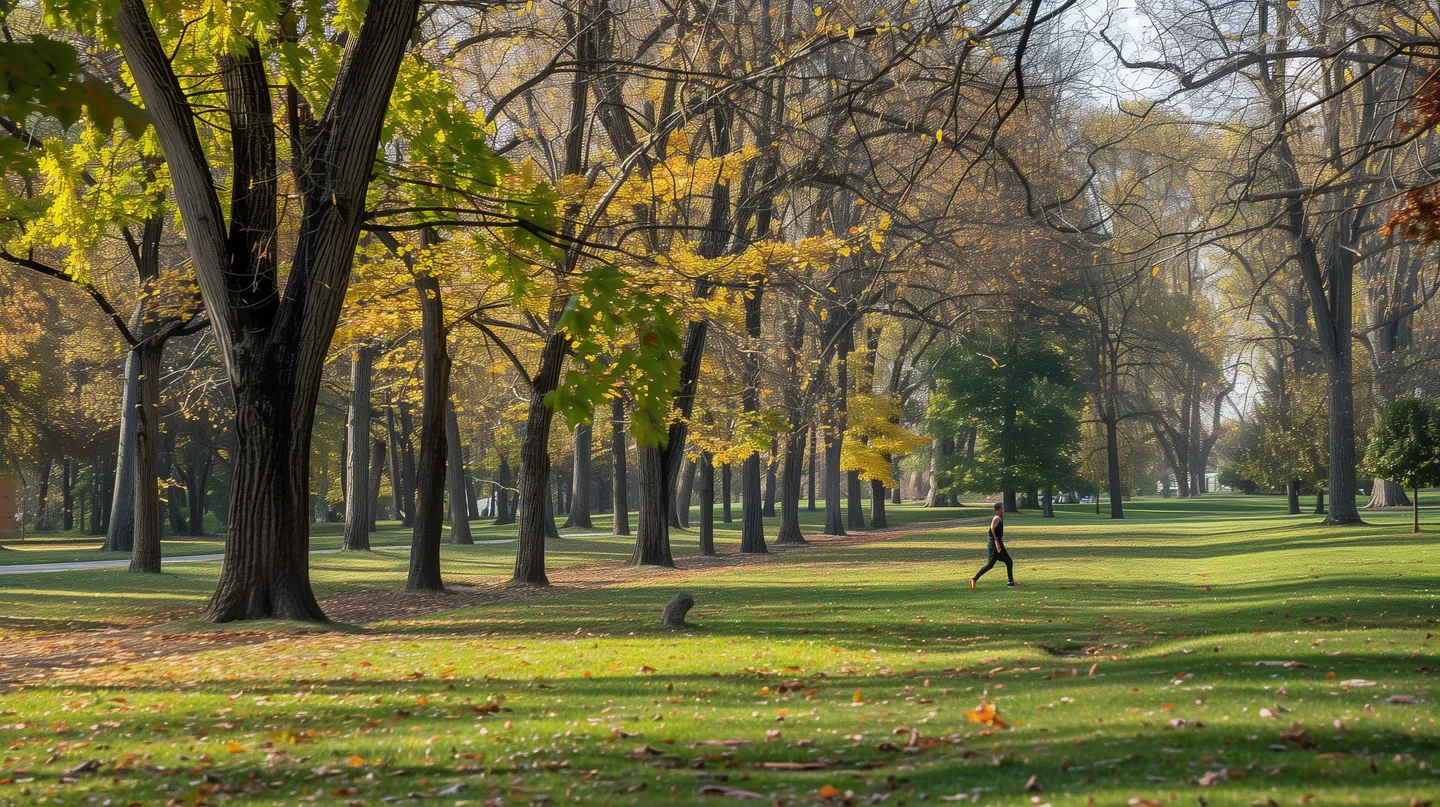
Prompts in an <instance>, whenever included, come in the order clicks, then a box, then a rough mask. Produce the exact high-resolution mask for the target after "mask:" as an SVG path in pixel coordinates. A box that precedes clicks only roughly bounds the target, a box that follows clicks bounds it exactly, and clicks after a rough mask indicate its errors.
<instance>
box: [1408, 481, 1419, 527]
mask: <svg viewBox="0 0 1440 807" xmlns="http://www.w3.org/2000/svg"><path fill="white" fill-rule="evenodd" d="M1413 498H1414V503H1413V504H1412V505H1411V506H1410V516H1411V522H1412V523H1411V530H1412V531H1413V532H1414V533H1415V534H1416V535H1419V534H1420V487H1419V486H1418V485H1417V486H1416V487H1415V496H1414V497H1413Z"/></svg>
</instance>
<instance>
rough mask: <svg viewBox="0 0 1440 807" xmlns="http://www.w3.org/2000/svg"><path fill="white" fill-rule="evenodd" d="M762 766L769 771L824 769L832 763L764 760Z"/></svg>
mask: <svg viewBox="0 0 1440 807" xmlns="http://www.w3.org/2000/svg"><path fill="white" fill-rule="evenodd" d="M760 767H762V768H764V769H765V770H767V771H823V770H825V769H826V768H828V767H830V763H828V762H823V761H821V760H818V759H817V760H814V761H812V762H762V763H760Z"/></svg>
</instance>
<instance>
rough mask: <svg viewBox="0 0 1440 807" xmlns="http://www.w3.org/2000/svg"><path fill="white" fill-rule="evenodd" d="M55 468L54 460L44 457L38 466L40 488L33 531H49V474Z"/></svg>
mask: <svg viewBox="0 0 1440 807" xmlns="http://www.w3.org/2000/svg"><path fill="white" fill-rule="evenodd" d="M54 468H55V461H54V460H52V459H50V458H48V457H47V458H46V459H45V462H44V463H43V464H41V466H40V490H39V492H38V496H37V505H36V512H35V531H36V532H49V531H50V474H51V473H52V471H53V470H54Z"/></svg>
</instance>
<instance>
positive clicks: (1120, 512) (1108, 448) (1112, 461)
mask: <svg viewBox="0 0 1440 807" xmlns="http://www.w3.org/2000/svg"><path fill="white" fill-rule="evenodd" d="M1119 431H1120V430H1119V427H1118V425H1117V424H1116V422H1115V418H1114V416H1113V415H1112V416H1111V417H1109V418H1106V420H1105V460H1106V465H1107V467H1108V468H1109V471H1110V480H1109V481H1110V518H1112V519H1120V518H1124V517H1125V491H1124V489H1123V488H1122V487H1121V484H1122V483H1121V481H1120V434H1119ZM1095 501H1096V502H1099V501H1100V492H1099V491H1096V492H1095ZM1097 506H1098V505H1097Z"/></svg>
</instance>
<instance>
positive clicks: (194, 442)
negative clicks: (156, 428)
mask: <svg viewBox="0 0 1440 807" xmlns="http://www.w3.org/2000/svg"><path fill="white" fill-rule="evenodd" d="M213 456H214V452H212V451H211V450H210V444H209V443H205V442H202V441H201V440H199V439H198V438H195V437H192V438H190V472H189V474H188V480H189V481H188V483H187V484H186V486H185V501H186V502H187V503H189V505H190V534H191V535H195V536H199V535H204V534H205V511H206V510H207V509H208V508H207V507H206V506H205V504H206V497H207V496H208V495H209V487H210V464H211V460H212V458H213Z"/></svg>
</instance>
